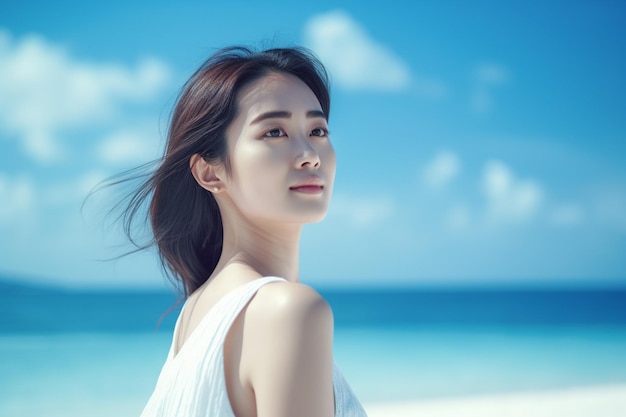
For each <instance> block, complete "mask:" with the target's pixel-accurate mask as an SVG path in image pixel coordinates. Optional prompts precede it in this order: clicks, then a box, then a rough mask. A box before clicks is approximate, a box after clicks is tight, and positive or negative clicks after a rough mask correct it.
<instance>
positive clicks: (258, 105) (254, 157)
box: [223, 73, 336, 224]
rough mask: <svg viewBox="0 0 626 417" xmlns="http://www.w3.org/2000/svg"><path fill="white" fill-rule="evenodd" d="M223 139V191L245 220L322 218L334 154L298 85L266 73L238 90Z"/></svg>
mask: <svg viewBox="0 0 626 417" xmlns="http://www.w3.org/2000/svg"><path fill="white" fill-rule="evenodd" d="M226 137H227V141H228V153H229V158H230V164H231V172H230V175H229V176H227V178H226V179H225V180H224V181H223V182H224V184H225V186H226V187H225V191H226V193H227V194H228V196H229V197H230V199H231V200H232V202H233V204H234V205H235V207H236V208H237V209H238V210H239V211H240V212H241V213H243V214H244V215H245V216H246V217H247V218H249V219H251V220H258V221H272V222H273V221H278V222H287V223H300V224H301V223H310V222H316V221H319V220H321V219H322V218H323V217H324V216H325V215H326V212H327V209H328V203H329V201H330V196H331V193H332V189H333V181H334V178H335V167H336V160H335V151H334V150H333V147H332V145H331V143H330V140H329V137H328V125H327V122H326V119H325V117H324V114H323V113H322V108H321V106H320V103H319V102H318V100H317V98H316V97H315V94H313V92H312V91H311V89H310V88H309V87H308V86H307V85H306V84H305V83H304V82H303V81H302V80H300V79H299V78H297V77H295V76H293V75H290V74H283V73H270V74H268V75H266V76H264V77H263V78H261V79H259V80H256V81H254V82H252V83H250V84H249V85H247V86H245V87H244V88H242V90H241V91H240V93H239V95H238V113H237V116H236V118H235V119H234V120H233V122H232V123H231V124H230V126H229V127H228V129H227V131H226Z"/></svg>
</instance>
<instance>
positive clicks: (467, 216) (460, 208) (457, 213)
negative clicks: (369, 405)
mask: <svg viewBox="0 0 626 417" xmlns="http://www.w3.org/2000/svg"><path fill="white" fill-rule="evenodd" d="M471 221H472V216H471V211H470V208H469V207H468V206H467V204H456V205H454V206H452V207H451V208H450V209H449V210H448V211H447V213H446V215H445V218H444V226H445V228H446V229H448V230H450V231H453V232H460V231H464V230H466V229H467V228H468V227H470V225H471Z"/></svg>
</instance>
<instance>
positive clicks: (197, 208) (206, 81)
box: [122, 47, 330, 296]
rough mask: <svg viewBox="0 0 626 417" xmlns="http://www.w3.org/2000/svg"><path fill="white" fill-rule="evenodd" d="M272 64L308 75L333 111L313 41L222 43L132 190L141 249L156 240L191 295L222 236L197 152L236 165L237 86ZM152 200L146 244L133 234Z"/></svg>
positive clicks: (129, 215) (185, 94) (127, 225)
mask: <svg viewBox="0 0 626 417" xmlns="http://www.w3.org/2000/svg"><path fill="white" fill-rule="evenodd" d="M271 72H282V73H288V74H292V75H294V76H296V77H298V78H299V79H301V80H302V81H303V82H304V83H305V84H306V85H308V86H309V88H310V89H311V90H312V91H313V93H314V94H315V96H316V97H317V99H318V101H319V103H320V105H321V107H322V111H323V112H324V114H325V116H326V118H328V116H329V114H330V96H329V89H328V76H327V74H326V71H325V69H324V67H323V66H322V64H321V63H320V62H319V60H317V59H316V58H315V57H314V56H313V55H312V54H311V53H310V52H309V51H307V50H306V49H303V48H277V49H269V50H266V51H262V52H255V51H252V50H250V49H248V48H245V47H231V48H226V49H222V50H219V51H218V52H216V53H215V54H214V55H213V56H211V57H210V58H209V59H208V60H207V61H206V62H204V64H202V66H201V67H200V68H199V69H198V70H197V71H196V72H195V73H194V74H193V75H192V76H191V78H190V79H189V80H188V81H187V83H185V85H184V87H183V89H182V91H181V93H180V95H179V97H178V99H177V101H176V104H175V107H174V111H173V113H172V117H171V121H170V126H169V131H168V135H167V145H166V150H165V155H164V156H163V158H162V159H161V160H160V161H159V162H158V167H157V168H156V170H155V171H154V172H153V173H151V174H150V175H149V177H148V179H147V180H146V181H145V182H144V183H143V184H142V185H141V186H140V187H139V188H138V189H137V190H136V191H135V192H134V193H133V194H132V195H131V196H130V199H129V200H128V205H127V206H126V208H125V210H124V212H123V214H122V217H123V224H124V230H125V232H126V234H127V236H128V238H129V239H130V240H131V242H133V243H134V244H135V245H137V248H138V250H140V249H145V248H146V247H148V246H151V245H156V246H157V248H158V250H159V256H160V259H161V264H162V266H163V268H164V269H165V271H166V272H167V273H168V275H170V276H171V277H173V278H174V279H175V280H177V281H180V282H181V283H182V286H183V290H184V293H185V295H186V296H188V295H190V294H191V293H192V292H193V291H195V290H196V289H197V288H198V287H200V286H201V285H202V284H203V283H204V282H205V281H206V280H207V279H208V278H209V276H210V275H211V273H212V272H213V270H214V269H215V266H216V265H217V262H218V260H219V258H220V255H221V252H222V240H223V228H222V220H221V217H220V211H219V208H218V206H217V203H216V201H215V199H214V198H213V195H212V194H211V193H210V192H208V191H206V190H205V189H204V188H202V187H200V186H199V185H198V183H197V182H196V181H195V179H194V178H193V176H192V174H191V170H190V168H189V161H190V158H191V157H192V156H193V155H194V154H200V155H202V157H203V158H204V159H205V160H207V161H209V162H217V163H222V164H224V166H225V168H226V170H227V172H228V171H229V169H230V164H229V156H228V152H227V146H226V129H227V127H228V126H229V124H230V123H231V121H232V120H233V119H234V118H235V116H236V113H237V94H238V92H239V91H240V90H241V88H242V86H244V85H246V84H247V83H250V82H253V81H255V80H257V79H259V78H261V77H263V76H264V75H266V74H268V73H271ZM146 203H147V204H148V207H149V218H150V225H151V229H152V236H153V237H152V241H151V242H150V243H149V244H148V245H143V246H141V245H139V244H137V241H136V240H135V239H134V237H133V231H134V227H133V225H134V223H135V221H136V219H137V216H138V214H139V213H140V212H141V208H142V207H143V206H144V204H146Z"/></svg>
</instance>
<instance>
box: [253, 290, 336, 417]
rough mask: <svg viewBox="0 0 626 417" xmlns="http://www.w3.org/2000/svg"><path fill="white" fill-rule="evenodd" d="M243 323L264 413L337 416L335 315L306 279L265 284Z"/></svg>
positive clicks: (258, 403) (258, 408) (257, 396)
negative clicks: (334, 411)
mask: <svg viewBox="0 0 626 417" xmlns="http://www.w3.org/2000/svg"><path fill="white" fill-rule="evenodd" d="M243 326H244V338H243V352H242V353H243V355H242V368H243V370H244V374H245V375H246V379H247V380H248V381H249V382H250V385H251V386H252V389H253V391H254V392H255V398H256V404H257V411H258V415H259V416H261V415H271V416H283V415H285V416H291V415H300V416H307V417H308V416H330V415H332V412H333V407H334V403H333V383H332V342H333V341H332V340H333V315H332V310H331V308H330V306H329V305H328V303H327V302H326V301H325V300H324V298H323V297H322V296H321V295H320V294H319V293H318V292H317V291H315V290H314V289H313V288H311V287H309V286H307V285H304V284H300V283H291V282H279V283H272V284H268V285H265V286H263V287H262V288H261V289H260V290H259V291H258V293H257V294H256V296H255V297H254V298H253V299H252V301H251V303H250V304H249V306H248V309H247V312H246V314H245V319H244V325H243ZM303 410H307V411H306V412H303ZM303 413H304V414H303Z"/></svg>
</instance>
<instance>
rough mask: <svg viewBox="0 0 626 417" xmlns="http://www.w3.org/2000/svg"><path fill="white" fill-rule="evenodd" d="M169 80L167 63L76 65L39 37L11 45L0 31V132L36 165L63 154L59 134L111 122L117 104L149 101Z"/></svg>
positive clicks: (18, 41) (14, 42)
mask: <svg viewBox="0 0 626 417" xmlns="http://www.w3.org/2000/svg"><path fill="white" fill-rule="evenodd" d="M168 78H169V70H168V68H167V67H166V65H165V64H163V63H162V62H160V61H158V60H155V59H143V60H141V61H140V62H139V63H138V65H137V66H136V67H135V68H127V67H125V66H123V65H119V64H111V63H102V64H100V63H99V64H94V63H89V62H84V61H79V60H76V59H75V58H74V57H72V56H70V54H69V53H68V52H67V51H66V50H65V49H64V48H62V47H61V46H58V45H54V44H51V43H49V42H47V41H46V40H45V39H43V38H42V37H40V36H37V35H29V36H26V37H23V38H22V39H19V40H13V39H12V38H11V36H10V35H9V34H8V33H7V32H6V31H1V30H0V97H2V100H0V131H4V132H5V133H6V134H8V135H12V136H16V137H18V138H19V139H20V140H22V141H23V145H24V149H25V151H26V152H27V153H28V154H29V155H30V156H32V157H33V158H35V159H37V160H40V161H51V160H55V159H59V157H61V156H62V155H63V147H62V142H61V141H60V136H61V134H62V133H65V132H67V131H68V130H69V131H71V130H72V129H76V128H80V127H85V126H90V125H92V124H94V123H97V122H102V121H110V120H111V119H112V118H114V117H115V116H116V113H117V110H118V108H119V107H120V105H122V104H124V103H129V102H139V101H144V100H146V99H149V98H151V97H153V96H154V94H156V93H157V92H159V91H160V90H161V89H162V88H163V87H164V85H165V84H166V82H167V80H168Z"/></svg>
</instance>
